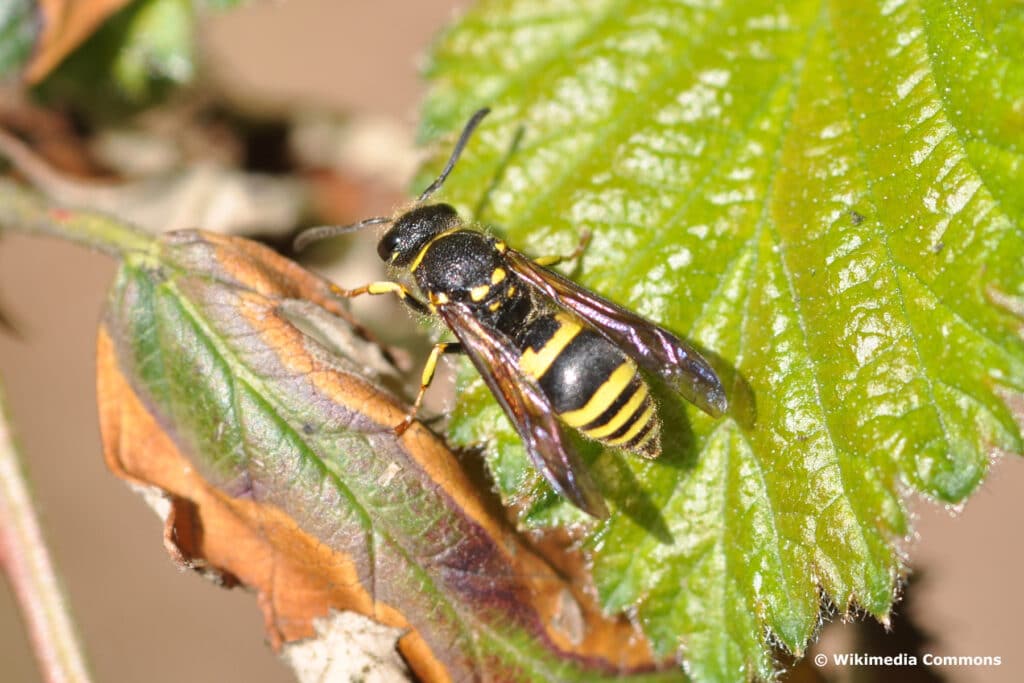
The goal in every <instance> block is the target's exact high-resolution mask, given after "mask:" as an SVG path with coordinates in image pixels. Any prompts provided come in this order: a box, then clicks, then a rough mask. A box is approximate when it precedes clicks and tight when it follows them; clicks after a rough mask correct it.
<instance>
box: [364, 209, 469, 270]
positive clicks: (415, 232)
mask: <svg viewBox="0 0 1024 683" xmlns="http://www.w3.org/2000/svg"><path fill="white" fill-rule="evenodd" d="M459 223H460V219H459V214H458V213H456V211H455V209H454V208H452V207H451V206H449V205H448V204H428V205H426V206H418V207H416V208H415V209H412V210H411V211H407V212H406V213H403V214H402V215H401V216H399V217H398V219H397V220H396V221H395V223H394V225H392V226H391V229H390V230H388V231H387V232H386V233H384V236H383V237H381V238H380V242H379V243H378V244H377V253H378V254H379V255H380V257H381V258H382V259H383V260H384V261H386V262H388V263H390V264H391V265H394V266H399V267H402V266H407V265H409V264H410V263H412V261H413V259H414V258H416V255H417V254H418V253H420V250H421V249H423V247H424V246H426V244H427V243H428V242H429V241H430V240H431V239H433V238H434V237H436V236H438V235H440V234H441V233H442V232H444V231H445V230H449V229H451V228H454V227H455V226H457V225H458V224H459Z"/></svg>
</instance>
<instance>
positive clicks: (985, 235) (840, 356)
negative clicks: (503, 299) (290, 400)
mask: <svg viewBox="0 0 1024 683" xmlns="http://www.w3.org/2000/svg"><path fill="white" fill-rule="evenodd" d="M1022 25H1024V13H1022V10H1021V8H1020V5H1019V3H1015V2H985V3H971V2H940V1H937V0H936V1H930V0H917V1H915V0H887V1H886V2H879V3H862V2H844V1H832V2H822V1H810V0H805V1H802V2H792V3H784V4H780V3H775V2H712V3H671V2H651V3H623V2H612V1H606V2H589V1H588V2H579V1H569V0H566V1H563V2H541V3H538V2H526V1H520V2H515V1H513V2H497V1H495V2H483V3H481V4H480V5H479V6H478V7H477V8H475V9H474V10H472V11H470V12H469V13H468V14H467V15H466V16H465V17H464V18H463V19H462V20H461V21H460V22H459V23H458V24H457V25H456V26H454V27H453V28H452V29H451V30H450V31H449V32H448V33H447V34H446V35H445V36H443V38H442V39H441V40H440V41H439V43H438V44H437V46H436V48H435V50H434V54H433V60H432V63H431V65H430V67H429V70H428V75H429V77H430V78H431V80H432V82H433V92H432V95H431V97H430V99H429V101H428V105H427V109H426V117H425V122H424V134H425V136H426V137H429V138H432V137H435V136H437V135H439V134H440V133H441V132H449V133H450V132H453V131H455V130H457V129H458V128H459V127H460V126H461V124H462V123H463V122H464V121H465V120H466V118H467V117H468V115H469V114H470V113H471V112H472V111H473V110H474V109H476V108H478V107H480V106H485V105H486V106H490V107H492V108H493V110H494V112H493V114H492V115H491V117H490V118H489V119H488V120H486V121H485V123H484V125H483V127H482V129H481V130H480V132H479V133H478V134H477V137H476V138H475V139H474V140H473V142H472V143H471V145H470V147H469V149H468V151H467V153H466V155H465V157H464V159H463V161H462V162H461V163H460V166H459V167H458V168H457V169H456V171H455V173H454V174H453V176H452V178H451V179H450V180H449V182H448V185H447V186H446V188H445V190H444V192H443V195H444V196H443V199H445V200H447V201H450V202H452V203H454V204H455V205H456V206H458V207H459V208H460V209H461V210H462V211H463V212H464V213H465V214H470V215H475V216H476V217H477V218H478V219H479V220H480V221H481V222H483V223H485V224H488V225H490V226H492V227H493V228H494V229H496V230H498V231H500V232H501V233H502V234H503V235H504V236H505V237H507V238H508V239H509V241H510V242H511V244H513V245H515V246H517V247H519V248H521V249H523V250H526V251H529V252H533V253H535V254H538V255H539V254H542V253H546V252H549V251H567V250H568V249H569V248H571V245H572V244H574V243H575V240H576V237H577V236H578V235H579V233H580V231H582V230H585V229H586V230H591V231H593V233H594V239H593V242H592V245H591V247H590V249H589V250H588V251H587V253H586V254H585V255H584V258H583V261H582V267H581V268H580V270H579V272H578V273H577V279H578V280H579V281H580V282H582V283H584V284H585V285H587V286H589V287H591V288H593V289H594V290H596V291H598V292H600V293H602V294H604V295H607V296H610V297H611V298H613V299H616V300H617V301H619V302H621V303H624V304H627V305H630V306H632V307H633V308H635V309H636V310H638V311H639V312H641V313H643V314H645V315H647V316H649V317H651V318H652V319H654V320H656V321H658V322H660V323H662V324H664V325H666V326H667V327H669V328H671V329H673V330H675V331H677V332H679V333H681V334H683V335H684V336H685V337H687V338H689V339H690V340H692V341H694V342H695V343H697V344H699V345H700V346H701V347H702V348H705V349H707V350H709V352H710V354H711V356H712V357H713V358H714V359H715V362H716V366H717V367H718V368H719V369H720V370H721V371H722V373H723V375H724V376H725V377H726V378H727V381H728V383H729V384H730V386H731V401H732V404H733V412H732V414H731V415H730V416H729V417H727V418H724V419H721V420H712V419H709V418H708V417H707V416H705V415H703V414H701V413H700V412H699V411H697V410H695V409H693V408H692V407H684V406H683V405H682V404H681V402H680V401H679V400H678V399H675V398H673V397H671V396H662V399H663V400H662V401H661V407H662V416H663V419H664V422H665V427H664V430H663V431H664V434H665V437H664V438H665V449H664V450H665V454H664V456H663V457H662V458H661V459H660V460H659V461H657V462H643V461H640V460H638V459H635V458H631V457H628V456H622V455H620V454H617V453H614V452H603V453H596V452H592V453H591V456H592V457H593V468H594V470H595V471H596V473H597V477H598V479H599V485H600V486H601V487H602V488H603V489H604V491H605V493H606V495H607V496H608V498H609V499H610V500H611V501H612V502H613V505H614V507H616V508H617V513H615V514H613V517H612V518H611V519H610V520H609V521H608V522H606V523H603V524H602V525H600V526H599V527H597V528H595V529H594V532H593V535H592V536H591V537H590V539H589V541H588V543H587V547H588V549H589V553H590V556H591V560H592V568H593V572H594V576H595V579H596V581H597V585H598V589H599V595H600V599H601V602H602V604H603V606H604V607H605V608H606V609H607V610H609V611H617V610H631V611H635V613H636V614H637V615H638V618H639V620H640V622H641V623H642V625H643V628H644V630H645V632H646V633H647V635H648V636H649V637H650V638H651V641H652V644H653V646H654V648H655V651H656V652H657V653H659V654H663V655H666V654H670V653H675V654H677V655H678V656H680V657H681V658H682V659H683V661H685V663H686V666H687V670H688V671H689V672H690V673H691V674H692V675H693V676H694V678H695V679H697V680H701V681H737V680H744V679H747V678H749V677H750V676H752V675H753V676H759V677H769V676H771V674H772V670H773V666H774V665H773V658H772V649H771V644H772V643H780V644H782V645H783V646H785V647H786V648H787V649H789V650H790V651H792V652H795V653H800V652H801V651H802V650H803V648H804V646H805V645H806V643H807V641H808V639H809V638H810V637H811V636H812V634H813V633H814V631H815V629H816V627H817V625H818V623H819V609H820V603H821V600H822V597H823V596H827V597H828V598H829V599H830V600H831V601H832V602H833V603H834V604H836V605H838V606H839V607H840V609H843V610H845V609H848V608H852V607H854V606H858V607H860V608H863V609H864V610H866V611H868V612H869V613H871V614H873V615H875V616H876V617H877V618H879V619H883V620H884V619H886V618H887V615H888V614H889V611H890V609H891V606H892V603H893V600H894V595H896V594H897V592H898V586H899V581H900V577H901V575H902V574H903V573H904V571H905V567H904V564H903V561H902V558H901V556H900V554H899V544H900V542H901V540H902V539H903V538H904V537H905V536H906V535H907V534H908V531H909V527H908V520H907V515H906V510H905V507H904V501H903V497H904V496H905V495H907V494H909V493H912V492H918V493H920V494H924V495H926V496H928V497H930V498H932V499H934V500H936V501H939V502H946V503H956V502H960V501H963V500H964V499H966V497H967V496H968V495H969V494H970V493H971V492H972V491H973V490H974V489H975V488H976V487H977V485H978V483H979V482H980V481H981V480H982V478H983V477H984V476H985V474H986V472H987V470H988V467H989V462H990V459H991V457H992V456H993V455H995V454H1001V453H1017V454H1019V453H1021V451H1022V441H1021V438H1022V437H1021V430H1022V424H1024V414H1022V411H1021V408H1020V406H1021V399H1022V391H1024V340H1022V334H1021V329H1022V319H1021V318H1022V311H1024V303H1022V302H1024V229H1022V225H1024V201H1022V200H1021V193H1020V188H1021V187H1022V186H1024V58H1022V55H1024V50H1022V49H1021V44H1022V39H1021V36H1022V35H1024V33H1022V31H1021V27H1022ZM449 139H450V138H449ZM447 151H448V148H447V146H446V145H439V151H438V157H439V158H440V157H442V156H444V155H445V154H447ZM434 168H436V166H435V167H434ZM462 386H463V388H464V389H465V391H464V392H460V393H461V395H462V400H461V401H460V404H459V412H458V414H457V416H456V419H455V422H454V425H453V434H454V436H455V438H456V439H457V440H458V441H460V442H462V443H480V442H486V443H489V444H492V446H493V448H491V449H490V451H489V454H488V459H489V464H490V466H491V469H492V472H493V473H494V476H495V479H496V481H497V482H498V483H499V486H500V487H501V488H502V491H503V493H504V495H505V496H506V497H507V498H508V499H509V500H513V501H517V502H519V503H520V504H521V505H522V506H523V509H524V510H525V512H524V521H526V522H528V523H533V524H547V523H553V522H557V521H560V520H566V519H575V518H576V512H575V511H574V510H572V509H571V508H569V507H568V506H567V505H566V504H565V503H564V501H558V500H556V499H554V498H553V497H552V496H551V495H550V494H549V492H547V490H546V488H545V486H544V485H543V484H542V483H540V482H539V481H538V478H537V475H536V473H535V472H534V471H533V470H532V469H531V468H530V467H529V465H528V463H527V461H526V459H525V457H524V454H523V450H522V448H521V446H520V444H519V443H518V441H517V439H516V438H515V435H514V432H513V431H512V429H511V427H510V426H509V425H508V424H507V422H506V421H505V420H504V419H503V418H502V417H501V415H500V411H499V409H498V408H497V406H496V405H495V404H494V402H493V401H492V400H491V398H490V397H489V396H488V395H487V392H486V389H485V388H484V387H483V386H482V384H481V383H480V382H479V381H477V380H476V379H475V378H474V377H473V375H472V373H471V372H466V373H465V374H464V376H463V381H462ZM1012 406H1016V407H1015V408H1014V407H1012ZM683 411H685V413H684V412H683ZM591 450H593V449H591Z"/></svg>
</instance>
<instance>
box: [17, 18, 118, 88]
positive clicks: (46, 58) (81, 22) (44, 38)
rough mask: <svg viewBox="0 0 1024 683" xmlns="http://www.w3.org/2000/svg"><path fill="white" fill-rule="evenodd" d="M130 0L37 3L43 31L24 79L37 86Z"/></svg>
mask: <svg viewBox="0 0 1024 683" xmlns="http://www.w3.org/2000/svg"><path fill="white" fill-rule="evenodd" d="M128 2H129V0H88V2H83V1H82V0H40V2H39V11H40V16H39V21H40V23H41V25H42V32H41V33H40V35H39V38H38V42H37V44H36V53H35V57H33V59H32V61H31V62H30V63H29V65H28V68H27V69H26V70H25V80H26V81H27V82H28V83H30V84H35V83H39V82H40V81H41V80H43V79H44V78H46V76H47V74H49V73H50V72H51V71H53V69H54V68H56V66H57V65H58V64H60V63H61V61H62V60H63V59H64V58H65V57H67V56H68V55H69V54H71V51H72V50H74V49H75V48H76V47H78V46H79V45H81V44H82V43H83V42H84V41H85V39H86V38H88V37H89V36H91V35H92V34H93V32H94V31H95V30H96V29H97V28H99V27H100V25H102V24H103V22H104V21H106V19H107V18H108V17H109V16H110V15H112V14H113V13H114V12H116V11H117V10H119V9H121V8H122V7H124V6H125V5H127V4H128Z"/></svg>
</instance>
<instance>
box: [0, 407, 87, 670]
mask: <svg viewBox="0 0 1024 683" xmlns="http://www.w3.org/2000/svg"><path fill="white" fill-rule="evenodd" d="M0 568H2V569H3V571H4V573H5V574H6V575H7V577H8V579H9V581H10V583H11V587H12V589H13V590H14V594H15V596H16V598H17V600H18V604H19V605H20V606H21V612H22V615H23V618H24V620H25V625H26V628H27V629H28V633H29V638H30V640H31V641H32V647H33V649H34V650H35V655H36V659H37V661H38V662H39V666H40V668H41V669H42V672H43V676H44V677H45V680H46V681H48V682H49V683H72V682H74V683H78V682H86V681H89V680H90V678H89V674H88V671H87V670H86V666H85V658H84V656H83V654H82V647H81V644H80V643H79V640H78V636H77V634H76V633H75V629H74V627H73V625H72V623H71V614H70V611H69V609H68V604H67V601H66V600H65V599H64V595H63V593H62V591H61V589H60V583H59V581H58V580H57V576H56V574H55V572H54V568H53V563H52V562H51V561H50V554H49V552H48V551H47V549H46V544H45V542H44V540H43V534H42V531H41V529H40V527H39V520H38V518H37V517H36V515H35V508H34V507H33V505H32V499H31V495H30V493H29V489H28V484H27V482H26V481H25V476H24V473H23V471H22V468H21V465H20V463H19V461H18V454H17V451H16V449H15V445H14V440H13V438H12V436H11V431H10V428H9V422H8V419H7V410H6V406H5V404H4V396H3V390H2V389H0Z"/></svg>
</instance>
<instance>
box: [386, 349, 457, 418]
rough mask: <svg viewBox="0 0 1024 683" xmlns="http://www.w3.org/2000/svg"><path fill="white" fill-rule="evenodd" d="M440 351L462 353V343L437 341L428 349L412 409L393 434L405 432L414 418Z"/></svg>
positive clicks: (428, 384) (432, 377) (435, 368)
mask: <svg viewBox="0 0 1024 683" xmlns="http://www.w3.org/2000/svg"><path fill="white" fill-rule="evenodd" d="M442 353H463V348H462V344H460V343H459V342H439V343H437V344H434V348H433V349H432V350H431V351H430V356H428V357H427V362H426V364H425V365H424V366H423V376H422V378H421V379H420V390H419V393H417V394H416V400H415V401H413V404H412V410H410V411H409V414H408V415H406V416H405V419H404V420H402V421H401V422H399V423H398V424H397V425H396V426H395V434H397V435H398V436H401V435H402V434H404V433H405V430H407V429H408V428H409V427H410V426H411V425H412V423H413V420H415V419H416V413H418V412H419V411H420V404H422V403H423V394H425V393H427V387H429V386H430V383H431V382H432V381H434V372H435V371H436V370H437V360H438V358H440V357H441V354H442Z"/></svg>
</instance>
